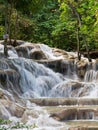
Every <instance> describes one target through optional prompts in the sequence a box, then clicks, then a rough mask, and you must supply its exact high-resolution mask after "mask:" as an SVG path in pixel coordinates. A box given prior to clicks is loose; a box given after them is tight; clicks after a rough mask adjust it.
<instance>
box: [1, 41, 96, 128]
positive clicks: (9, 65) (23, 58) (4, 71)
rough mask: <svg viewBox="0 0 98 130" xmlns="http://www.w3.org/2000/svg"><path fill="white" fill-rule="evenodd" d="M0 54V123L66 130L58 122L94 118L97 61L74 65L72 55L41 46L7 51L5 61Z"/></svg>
mask: <svg viewBox="0 0 98 130" xmlns="http://www.w3.org/2000/svg"><path fill="white" fill-rule="evenodd" d="M3 51H4V46H3V45H0V56H1V57H0V58H1V59H0V106H1V107H0V118H2V119H9V120H12V124H16V123H17V122H18V121H19V122H23V123H25V124H27V125H32V124H33V125H34V123H35V124H36V125H37V126H38V128H34V129H35V130H62V128H63V126H65V128H66V129H67V130H70V125H69V124H68V125H67V124H66V123H67V122H66V123H64V122H60V121H62V120H63V121H67V120H75V121H77V120H91V119H97V118H98V113H97V111H98V110H97V109H98V108H97V104H98V101H97V98H98V65H97V61H96V62H95V61H94V62H92V64H91V63H90V64H89V63H88V62H87V59H86V58H83V57H82V60H81V61H77V55H76V53H72V52H70V53H69V52H65V51H62V50H59V49H56V48H54V49H53V48H50V47H48V46H47V45H44V44H31V43H25V44H22V45H20V46H17V47H15V48H14V47H11V46H9V47H8V54H9V56H8V58H4V55H3ZM36 54H38V55H37V57H36ZM49 65H50V66H49ZM47 66H48V67H47ZM51 66H52V67H51ZM49 67H50V68H49ZM55 67H56V69H55ZM79 73H82V74H80V75H82V76H79ZM83 77H84V78H83ZM91 97H92V98H93V99H92V100H91V101H90V98H91ZM85 98H86V100H85ZM94 98H95V99H94ZM35 103H36V104H35ZM89 103H91V105H92V104H93V105H96V107H95V108H94V106H90V104H89ZM37 104H38V105H42V107H41V106H40V107H39V106H38V105H37ZM50 106H52V107H50ZM90 107H91V108H90ZM59 110H60V112H59ZM56 111H57V112H56ZM52 112H55V113H54V114H51V113H52ZM50 115H52V116H50ZM53 116H54V117H53ZM53 118H54V119H55V120H54V119H53ZM15 120H16V121H15ZM56 120H57V121H56ZM58 121H59V122H58ZM12 124H11V125H12ZM65 128H64V130H65ZM73 130H74V129H73Z"/></svg>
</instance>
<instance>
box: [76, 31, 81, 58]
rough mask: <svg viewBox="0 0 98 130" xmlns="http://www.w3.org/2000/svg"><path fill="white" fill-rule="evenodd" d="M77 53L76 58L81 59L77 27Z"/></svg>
mask: <svg viewBox="0 0 98 130" xmlns="http://www.w3.org/2000/svg"><path fill="white" fill-rule="evenodd" d="M77 54H78V60H81V52H80V40H79V28H77Z"/></svg>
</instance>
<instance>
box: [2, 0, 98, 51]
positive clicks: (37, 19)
mask: <svg viewBox="0 0 98 130" xmlns="http://www.w3.org/2000/svg"><path fill="white" fill-rule="evenodd" d="M6 3H8V14H7V16H8V23H9V32H10V37H11V38H12V39H15V38H16V39H22V40H26V41H30V42H41V43H45V44H48V45H50V46H53V47H59V48H61V49H65V50H68V51H70V50H76V49H77V38H76V36H77V28H79V39H80V46H81V51H83V50H85V49H86V45H85V44H84V40H83V37H84V36H85V39H86V41H87V43H88V46H89V48H90V50H94V49H97V48H98V2H96V1H94V0H78V1H75V0H58V1H57V0H0V39H2V35H3V34H4V31H5V11H4V10H5V7H6ZM75 11H76V12H77V13H78V15H79V17H80V20H81V25H82V26H81V25H80V23H78V22H77V15H76V12H75Z"/></svg>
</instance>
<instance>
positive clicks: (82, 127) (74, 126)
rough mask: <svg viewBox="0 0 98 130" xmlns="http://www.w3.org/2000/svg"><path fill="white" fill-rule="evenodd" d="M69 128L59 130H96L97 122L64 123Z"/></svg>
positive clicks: (97, 127)
mask: <svg viewBox="0 0 98 130" xmlns="http://www.w3.org/2000/svg"><path fill="white" fill-rule="evenodd" d="M66 124H67V125H69V126H70V128H68V129H66V128H63V129H61V130H98V121H83V120H80V121H69V122H66Z"/></svg>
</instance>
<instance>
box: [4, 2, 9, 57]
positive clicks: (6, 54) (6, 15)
mask: <svg viewBox="0 0 98 130" xmlns="http://www.w3.org/2000/svg"><path fill="white" fill-rule="evenodd" d="M7 42H8V3H7V2H6V6H5V34H4V56H5V57H6V58H7V57H8V49H7Z"/></svg>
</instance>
